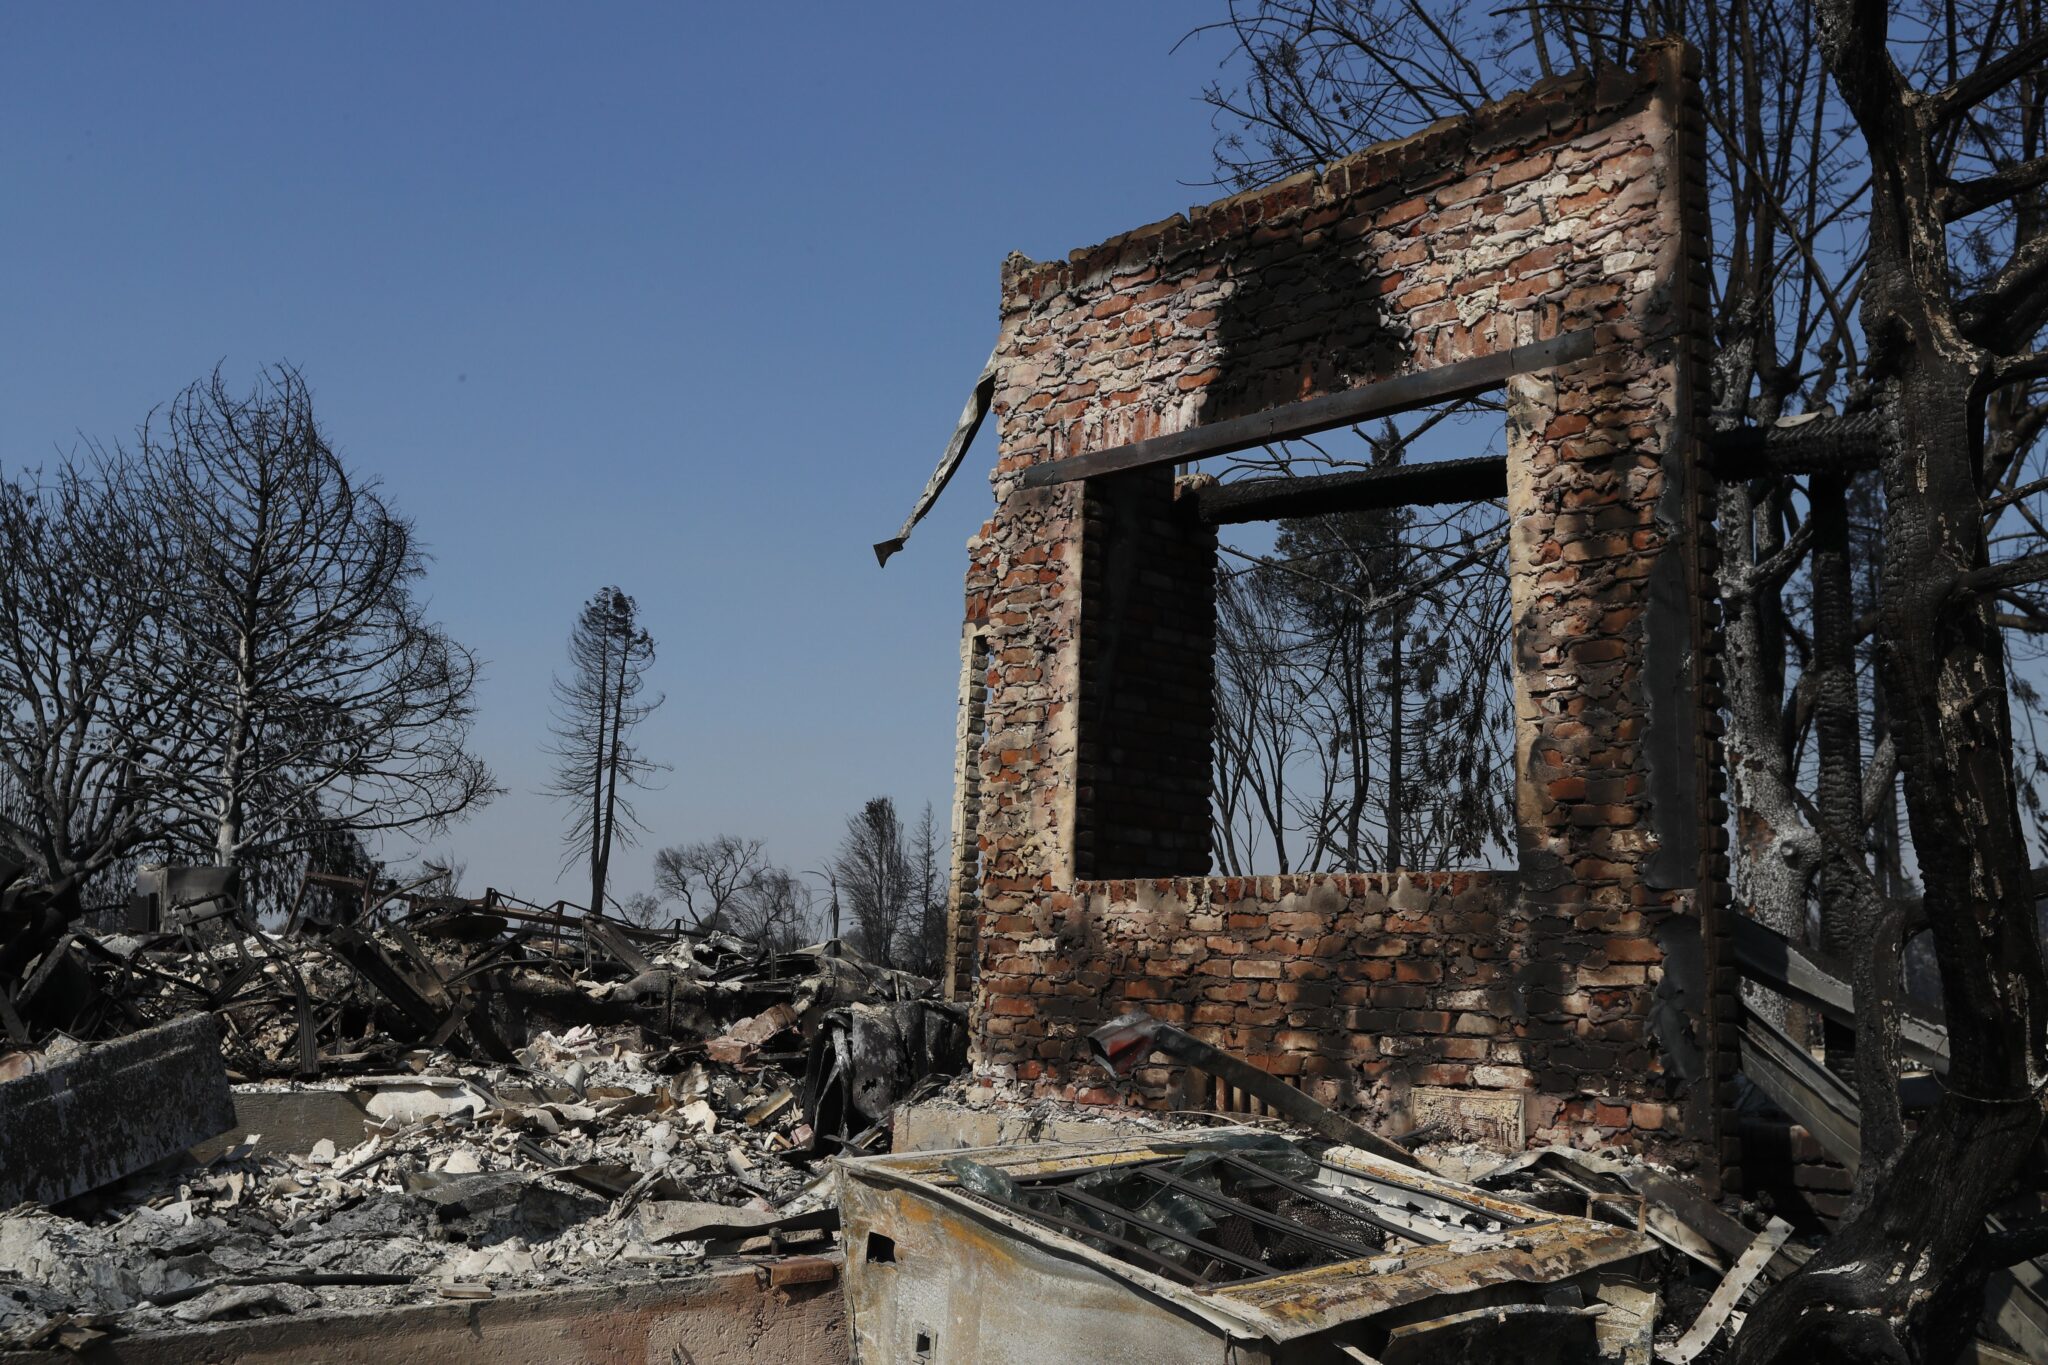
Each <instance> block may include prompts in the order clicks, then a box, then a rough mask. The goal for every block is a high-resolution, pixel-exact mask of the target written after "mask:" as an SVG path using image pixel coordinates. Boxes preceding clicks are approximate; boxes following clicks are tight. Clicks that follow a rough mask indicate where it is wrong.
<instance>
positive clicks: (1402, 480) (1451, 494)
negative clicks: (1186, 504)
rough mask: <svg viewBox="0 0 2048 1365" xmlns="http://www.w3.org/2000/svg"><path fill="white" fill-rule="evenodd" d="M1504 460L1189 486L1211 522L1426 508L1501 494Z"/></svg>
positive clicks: (1491, 458) (1505, 485) (1505, 476)
mask: <svg viewBox="0 0 2048 1365" xmlns="http://www.w3.org/2000/svg"><path fill="white" fill-rule="evenodd" d="M1507 491H1508V462H1507V458H1506V457H1505V456H1502V455H1480V456H1476V457H1474V458H1472V459H1468V460H1438V461H1433V462H1431V463H1428V464H1414V465H1400V466H1396V467H1395V468H1392V469H1361V470H1347V471H1345V472H1343V473H1338V474H1310V475H1304V476H1302V477H1300V478H1273V479H1244V480H1241V481H1239V482H1237V483H1219V484H1214V485H1211V486H1210V487H1207V488H1198V489H1195V490H1193V494H1192V496H1193V497H1194V500H1195V511H1196V515H1198V516H1199V517H1200V518H1201V519H1202V521H1203V522H1204V523H1206V524H1208V525H1211V526H1231V525H1236V524H1237V523H1239V522H1246V521H1277V520H1279V519H1281V518H1283V517H1310V516H1315V515H1317V514H1319V513H1323V512H1372V511H1378V510H1380V509H1382V508H1388V507H1430V506H1436V505H1439V504H1442V503H1460V502H1479V501H1482V500H1484V499H1487V498H1500V497H1505V496H1507Z"/></svg>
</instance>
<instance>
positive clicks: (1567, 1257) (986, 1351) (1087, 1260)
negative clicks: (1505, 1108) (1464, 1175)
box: [840, 1129, 1653, 1365]
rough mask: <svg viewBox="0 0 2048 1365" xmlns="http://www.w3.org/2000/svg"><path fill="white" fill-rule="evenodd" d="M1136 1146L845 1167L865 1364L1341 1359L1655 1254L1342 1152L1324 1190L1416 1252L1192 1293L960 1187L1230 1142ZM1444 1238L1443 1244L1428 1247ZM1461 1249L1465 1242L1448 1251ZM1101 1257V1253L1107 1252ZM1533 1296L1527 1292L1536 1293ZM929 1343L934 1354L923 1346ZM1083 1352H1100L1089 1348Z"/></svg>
mask: <svg viewBox="0 0 2048 1365" xmlns="http://www.w3.org/2000/svg"><path fill="white" fill-rule="evenodd" d="M1252 1132H1253V1130H1248V1129H1227V1130H1220V1131H1217V1132H1212V1133H1210V1134H1207V1135H1205V1136H1204V1138H1203V1139H1201V1140H1192V1141H1175V1140H1172V1139H1167V1138H1162V1137H1133V1138H1121V1139H1110V1140H1106V1141H1098V1142H1087V1143H1065V1144H1045V1145H1042V1146H1029V1147H1007V1148H983V1149H975V1150H970V1151H967V1152H956V1153H950V1154H941V1153H931V1154H922V1153H921V1154H913V1155H909V1156H892V1157H875V1158H868V1159H865V1160H857V1161H846V1162H842V1163H841V1164H840V1204H841V1215H842V1218H843V1220H844V1222H843V1226H844V1227H845V1229H846V1239H847V1247H848V1272H847V1274H848V1295H849V1302H850V1305H851V1309H852V1315H853V1321H854V1333H855V1342H856V1349H857V1352H858V1358H859V1359H861V1360H862V1361H865V1362H869V1365H880V1363H881V1362H893V1361H903V1362H911V1361H955V1360H957V1361H967V1360H973V1361H976V1362H977V1363H978V1365H979V1362H984V1361H989V1362H1004V1361H1012V1360H1015V1361H1019V1362H1022V1361H1026V1360H1029V1361H1034V1362H1035V1361H1043V1360H1046V1359H1054V1358H1068V1359H1074V1358H1083V1357H1085V1358H1091V1359H1117V1360H1132V1361H1151V1360H1161V1361H1164V1360H1185V1359H1203V1358H1222V1357H1223V1356H1224V1355H1225V1353H1226V1352H1234V1354H1232V1355H1230V1356H1229V1358H1231V1359H1235V1360H1239V1361H1256V1360H1268V1361H1274V1362H1281V1361H1292V1360H1307V1359H1311V1358H1315V1359H1324V1358H1327V1355H1328V1352H1329V1351H1330V1350H1332V1349H1334V1348H1336V1347H1337V1346H1339V1345H1351V1346H1354V1347H1355V1346H1358V1345H1359V1344H1360V1343H1361V1342H1364V1343H1366V1344H1367V1345H1368V1346H1369V1345H1370V1341H1371V1339H1372V1338H1373V1337H1375V1336H1378V1337H1382V1338H1383V1337H1384V1336H1385V1335H1386V1333H1387V1332H1388V1331H1390V1330H1392V1329H1393V1328H1394V1327H1396V1326H1400V1325H1401V1324H1403V1323H1408V1322H1412V1321H1415V1320H1419V1319H1430V1318H1440V1317H1442V1316H1444V1315H1445V1314H1447V1313H1455V1312H1461V1311H1464V1310H1466V1309H1471V1308H1476V1307H1479V1306H1482V1303H1483V1302H1484V1301H1485V1300H1487V1299H1490V1298H1494V1297H1499V1296H1501V1295H1506V1296H1507V1297H1508V1298H1510V1299H1514V1298H1516V1297H1520V1298H1522V1299H1525V1300H1527V1301H1529V1302H1540V1301H1541V1299H1542V1297H1543V1294H1544V1292H1545V1290H1546V1289H1549V1288H1551V1287H1554V1286H1557V1285H1559V1284H1562V1283H1573V1284H1581V1285H1586V1284H1590V1283H1591V1281H1592V1280H1593V1279H1594V1278H1595V1277H1596V1275H1597V1274H1598V1273H1600V1272H1603V1271H1622V1270H1626V1269H1627V1268H1628V1267H1629V1266H1630V1265H1632V1264H1633V1262H1634V1261H1635V1259H1636V1258H1637V1257H1638V1256H1640V1255H1641V1254H1642V1253H1644V1252H1645V1251H1648V1250H1649V1249H1650V1248H1651V1247H1652V1245H1653V1244H1652V1243H1651V1241H1650V1240H1649V1239H1648V1238H1646V1237H1644V1236H1642V1235H1640V1234H1638V1233H1635V1232H1631V1231H1628V1230H1627V1229H1623V1228H1617V1227H1613V1226H1611V1225H1608V1224H1605V1223H1598V1222H1592V1221H1589V1220H1586V1219H1582V1218H1572V1217H1564V1216H1559V1215H1553V1214H1549V1213H1545V1212H1543V1211H1541V1210H1537V1209H1533V1208H1530V1207H1527V1206H1525V1205H1520V1204H1516V1203H1514V1202H1512V1201H1510V1200H1506V1199H1501V1198H1499V1197H1498V1196H1494V1195H1489V1194H1487V1193H1485V1192H1484V1191H1480V1190H1475V1189H1472V1188H1471V1187H1469V1186H1464V1185H1459V1184H1457V1183H1455V1182H1452V1181H1447V1180H1443V1179H1441V1178H1439V1177H1435V1176H1432V1175H1429V1174H1427V1173H1425V1172H1419V1171H1416V1170H1413V1169H1411V1168H1408V1167H1404V1166H1400V1165H1396V1164H1395V1163H1393V1162H1390V1161H1385V1160H1383V1159H1380V1158H1378V1157H1375V1156H1373V1155H1372V1154H1370V1153H1366V1152H1363V1151H1359V1150H1357V1149H1351V1148H1337V1149H1333V1150H1332V1151H1330V1152H1326V1153H1325V1154H1324V1155H1323V1157H1322V1158H1321V1161H1322V1170H1323V1173H1324V1174H1323V1177H1321V1178H1318V1180H1317V1181H1316V1184H1317V1186H1318V1187H1319V1188H1321V1189H1324V1190H1327V1191H1332V1192H1337V1193H1340V1194H1341V1196H1342V1197H1343V1198H1345V1199H1347V1200H1356V1201H1366V1202H1369V1203H1370V1206H1371V1207H1372V1208H1373V1209H1374V1210H1375V1211H1376V1212H1377V1213H1379V1214H1381V1215H1383V1216H1384V1217H1385V1218H1386V1219H1387V1220H1388V1224H1389V1225H1390V1226H1392V1227H1394V1228H1396V1229H1399V1228H1401V1227H1403V1226H1407V1227H1410V1228H1412V1230H1413V1232H1414V1234H1415V1235H1414V1238H1413V1240H1405V1241H1397V1240H1396V1239H1394V1238H1390V1239H1389V1243H1388V1250H1387V1251H1386V1252H1385V1253H1384V1254H1379V1255H1374V1256H1370V1257H1364V1258H1358V1259H1351V1260H1342V1261H1336V1262H1334V1263H1329V1264H1321V1265H1316V1266H1314V1267H1312V1268H1309V1269H1303V1270H1298V1271H1294V1272H1291V1273H1284V1274H1276V1275H1261V1276H1256V1277H1254V1278H1249V1279H1243V1280H1238V1281H1235V1282H1231V1283H1219V1284H1212V1285H1205V1286H1190V1285H1188V1284H1184V1283H1181V1282H1180V1281H1178V1280H1176V1279H1174V1278H1171V1277H1169V1276H1167V1275H1164V1274H1161V1273H1158V1272H1157V1271H1156V1270H1154V1269H1150V1268H1148V1267H1147V1264H1146V1261H1145V1258H1139V1257H1131V1258H1120V1257H1118V1256H1116V1255H1113V1254H1111V1253H1110V1252H1108V1251H1105V1250H1103V1249H1102V1248H1103V1247H1105V1246H1110V1247H1113V1245H1114V1244H1115V1242H1116V1240H1117V1239H1115V1238H1113V1237H1102V1236H1088V1238H1087V1240H1083V1235H1082V1234H1084V1233H1085V1231H1086V1230H1085V1229H1076V1230H1071V1231H1061V1230H1060V1228H1059V1227H1058V1226H1057V1225H1056V1224H1053V1223H1050V1222H1048V1221H1047V1220H1046V1219H1045V1218H1043V1217H1034V1216H1033V1215H1032V1213H1031V1212H1030V1211H1029V1210H1026V1209H1023V1208H1012V1207H1007V1206H1005V1205H1003V1204H1001V1203H998V1202H994V1201H991V1200H988V1199H985V1198H982V1197H979V1196H977V1195H974V1194H971V1193H970V1192H968V1191H967V1190H966V1189H964V1188H963V1187H962V1186H961V1184H960V1181H959V1179H958V1178H957V1177H956V1176H955V1175H954V1174H953V1173H952V1172H951V1171H949V1170H948V1169H947V1163H948V1162H949V1161H957V1160H959V1159H960V1158H966V1159H967V1160H969V1161H971V1162H973V1163H975V1164H976V1165H980V1166H985V1167H988V1168H990V1169H992V1170H997V1171H1000V1172H1001V1174H1002V1175H1003V1176H1004V1177H1007V1178H1008V1179H1011V1180H1015V1181H1019V1182H1026V1183H1027V1184H1028V1182H1029V1181H1031V1180H1032V1179H1034V1178H1043V1177H1048V1176H1055V1175H1060V1174H1063V1173H1084V1172H1093V1171H1098V1170H1101V1169H1104V1168H1109V1167H1134V1166H1136V1165H1138V1164H1139V1163H1143V1162H1147V1161H1156V1160H1161V1159H1165V1158H1171V1157H1183V1156H1186V1155H1188V1154H1190V1153H1194V1152H1199V1151H1201V1150H1202V1149H1204V1148H1205V1147H1209V1146H1212V1145H1214V1143H1215V1141H1216V1139H1218V1138H1228V1137H1230V1136H1232V1135H1250V1134H1252ZM1430 1229H1434V1244H1433V1245H1429V1244H1425V1241H1426V1239H1428V1238H1429V1237H1430V1236H1431V1235H1432V1234H1431V1233H1430V1231H1429V1230H1430ZM1447 1234H1454V1235H1447ZM1091 1243H1092V1244H1091ZM1523 1286H1526V1290H1524V1289H1523V1288H1521V1287H1523ZM920 1343H922V1349H920ZM1077 1343H1085V1349H1077Z"/></svg>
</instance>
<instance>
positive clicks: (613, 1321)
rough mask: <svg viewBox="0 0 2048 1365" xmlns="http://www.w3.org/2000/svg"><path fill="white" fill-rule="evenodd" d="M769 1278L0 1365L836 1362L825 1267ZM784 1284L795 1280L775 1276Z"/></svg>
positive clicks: (213, 1333)
mask: <svg viewBox="0 0 2048 1365" xmlns="http://www.w3.org/2000/svg"><path fill="white" fill-rule="evenodd" d="M801 1259H802V1260H803V1262H804V1264H805V1268H806V1271H807V1274H805V1275H799V1276H795V1277H793V1279H794V1280H795V1281H801V1282H785V1283H783V1284H781V1285H779V1286H777V1285H771V1283H770V1281H771V1275H772V1266H773V1263H771V1264H769V1265H762V1266H752V1265H748V1266H740V1267H737V1268H733V1269H727V1270H722V1271H719V1272H715V1273H711V1274H706V1275H702V1276H697V1277H693V1278H690V1279H686V1280H661V1281H655V1282H652V1283H640V1284H630V1285H615V1286H599V1287H592V1288H574V1289H555V1290H541V1291H537V1292H532V1293H521V1294H505V1295H502V1296H500V1297H498V1298H494V1299H481V1300H475V1301H451V1302H448V1303H431V1304H421V1305H417V1306H410V1307H404V1308H386V1309H378V1310H371V1311H362V1312H351V1313H332V1314H321V1313H311V1314H302V1315H299V1316H296V1317H279V1318H266V1319H262V1320H259V1321H255V1322H240V1323H230V1324H224V1325H215V1326H209V1327H204V1328H194V1329H193V1330H191V1331H185V1332H163V1333H156V1334H153V1335H150V1336H142V1337H130V1338H126V1339H114V1340H109V1341H102V1342H98V1343H95V1344H94V1345H92V1346H90V1347H88V1348H86V1349H85V1350H84V1351H82V1352H80V1353H78V1354H76V1355H73V1354H69V1353H66V1352H62V1351H15V1352H0V1365H79V1362H83V1363H84V1365H202V1363H203V1365H288V1363H290V1365H297V1362H301V1361H309V1360H318V1361H324V1362H328V1363H329V1365H467V1363H468V1362H475V1363H476V1365H484V1363H485V1362H490V1363H491V1365H559V1362H563V1361H575V1362H579V1365H597V1363H598V1362H603V1363H604V1365H672V1362H676V1361H689V1362H692V1365H743V1363H746V1365H753V1363H756V1362H758V1365H771V1363H772V1365H780V1363H781V1362H789V1365H842V1362H845V1361H846V1360H847V1359H848V1358H849V1346H848V1338H847V1333H846V1320H845V1307H844V1301H843V1298H842V1295H841V1290H840V1282H839V1274H838V1269H839V1265H838V1259H837V1258H836V1257H834V1258H832V1259H831V1260H830V1262H829V1266H830V1269H831V1272H832V1273H831V1274H830V1276H829V1277H823V1276H820V1275H818V1274H817V1273H815V1266H814V1265H813V1264H812V1263H813V1262H815V1261H817V1260H818V1259H819V1258H814V1257H804V1258H801ZM784 1279H785V1280H786V1281H789V1280H791V1279H792V1277H787V1276H785V1277H784Z"/></svg>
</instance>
